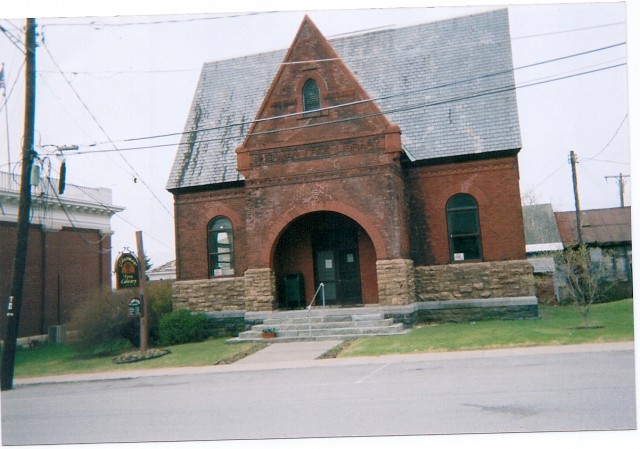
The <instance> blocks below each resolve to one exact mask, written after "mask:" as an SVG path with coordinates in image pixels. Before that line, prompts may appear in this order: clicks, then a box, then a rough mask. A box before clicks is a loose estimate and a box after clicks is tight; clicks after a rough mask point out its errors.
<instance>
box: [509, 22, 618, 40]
mask: <svg viewBox="0 0 640 449" xmlns="http://www.w3.org/2000/svg"><path fill="white" fill-rule="evenodd" d="M618 25H626V22H612V23H604V24H601V25H592V26H588V27H582V28H573V29H570V30H558V31H549V32H546V33H536V34H524V35H521V36H511V39H512V40H518V39H529V38H532V37H543V36H554V35H558V34H565V33H574V32H577V31H587V30H595V29H597V28H607V27H612V26H618Z"/></svg>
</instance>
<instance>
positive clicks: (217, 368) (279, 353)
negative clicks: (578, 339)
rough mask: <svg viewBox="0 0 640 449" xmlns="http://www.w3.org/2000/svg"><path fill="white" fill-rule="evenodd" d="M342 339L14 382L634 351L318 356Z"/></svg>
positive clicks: (623, 347)
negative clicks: (210, 360)
mask: <svg viewBox="0 0 640 449" xmlns="http://www.w3.org/2000/svg"><path fill="white" fill-rule="evenodd" d="M340 343H341V342H340V341H320V342H300V343H274V344H271V345H269V346H267V347H266V348H265V349H262V350H261V351H258V352H256V353H255V354H252V355H250V356H248V357H246V358H244V359H241V360H239V361H237V362H235V363H233V364H231V365H212V366H196V367H179V368H156V369H139V370H130V371H106V372H100V373H88V374H66V375H61V376H48V377H31V378H21V379H16V380H15V381H14V385H15V386H21V385H37V384H51V383H68V382H95V381H102V380H124V379H137V378H142V377H152V376H182V375H198V374H214V373H227V372H241V371H262V370H276V369H295V368H312V367H323V366H336V365H338V366H349V365H365V364H369V365H376V364H387V363H400V362H422V361H432V360H452V359H469V358H491V357H512V356H522V355H528V354H531V355H533V354H553V353H579V352H596V351H630V350H631V351H633V350H634V343H633V342H616V343H597V344H596V343H594V344H584V345H571V346H536V347H530V348H508V349H491V350H476V351H455V352H427V353H419V354H397V355H385V356H377V357H349V358H337V359H318V357H320V356H321V355H322V354H324V353H325V352H327V351H329V350H330V349H332V348H333V347H335V346H336V345H338V344H340Z"/></svg>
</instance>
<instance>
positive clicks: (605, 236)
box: [555, 207, 631, 247]
mask: <svg viewBox="0 0 640 449" xmlns="http://www.w3.org/2000/svg"><path fill="white" fill-rule="evenodd" d="M555 215H556V221H557V222H558V229H559V231H560V236H561V237H562V243H563V244H564V245H565V246H566V247H569V246H573V245H575V244H576V243H578V232H577V226H576V213H575V211H569V212H556V213H555ZM580 221H581V222H582V238H583V240H584V242H585V243H587V244H589V245H604V246H606V245H611V244H628V243H631V208H630V207H615V208H610V209H591V210H584V211H582V213H581V215H580Z"/></svg>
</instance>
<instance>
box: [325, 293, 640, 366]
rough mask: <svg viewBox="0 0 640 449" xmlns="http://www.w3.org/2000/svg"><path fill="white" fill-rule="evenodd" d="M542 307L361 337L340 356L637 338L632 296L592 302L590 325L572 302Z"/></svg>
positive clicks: (349, 343)
mask: <svg viewBox="0 0 640 449" xmlns="http://www.w3.org/2000/svg"><path fill="white" fill-rule="evenodd" d="M539 311H540V319H537V320H517V321H509V320H504V321H503V320H500V321H478V322H474V323H450V324H432V325H424V326H421V327H417V328H414V329H413V330H412V331H411V332H410V333H409V334H407V335H403V336H389V337H372V338H362V339H357V340H353V341H351V342H348V343H347V344H345V345H344V348H343V349H342V350H341V351H340V352H339V354H338V357H354V356H376V355H384V354H406V353H412V352H435V351H460V350H469V349H492V348H509V347H523V346H543V345H570V344H581V343H603V342H612V341H632V340H633V304H632V300H631V299H625V300H622V301H616V302H611V303H607V304H597V305H594V306H592V308H591V312H590V313H589V326H590V328H589V329H582V328H581V326H582V325H583V324H582V320H581V318H580V316H579V314H578V312H577V310H576V308H575V307H573V306H562V307H558V306H556V307H552V306H540V308H539Z"/></svg>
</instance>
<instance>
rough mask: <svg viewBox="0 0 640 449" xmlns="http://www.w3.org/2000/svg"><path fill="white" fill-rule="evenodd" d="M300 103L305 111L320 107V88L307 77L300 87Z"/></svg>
mask: <svg viewBox="0 0 640 449" xmlns="http://www.w3.org/2000/svg"><path fill="white" fill-rule="evenodd" d="M302 105H303V108H304V111H305V112H308V111H317V110H318V109H320V89H319V88H318V83H316V82H315V80H313V79H308V80H307V82H306V83H304V86H303V87H302Z"/></svg>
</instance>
